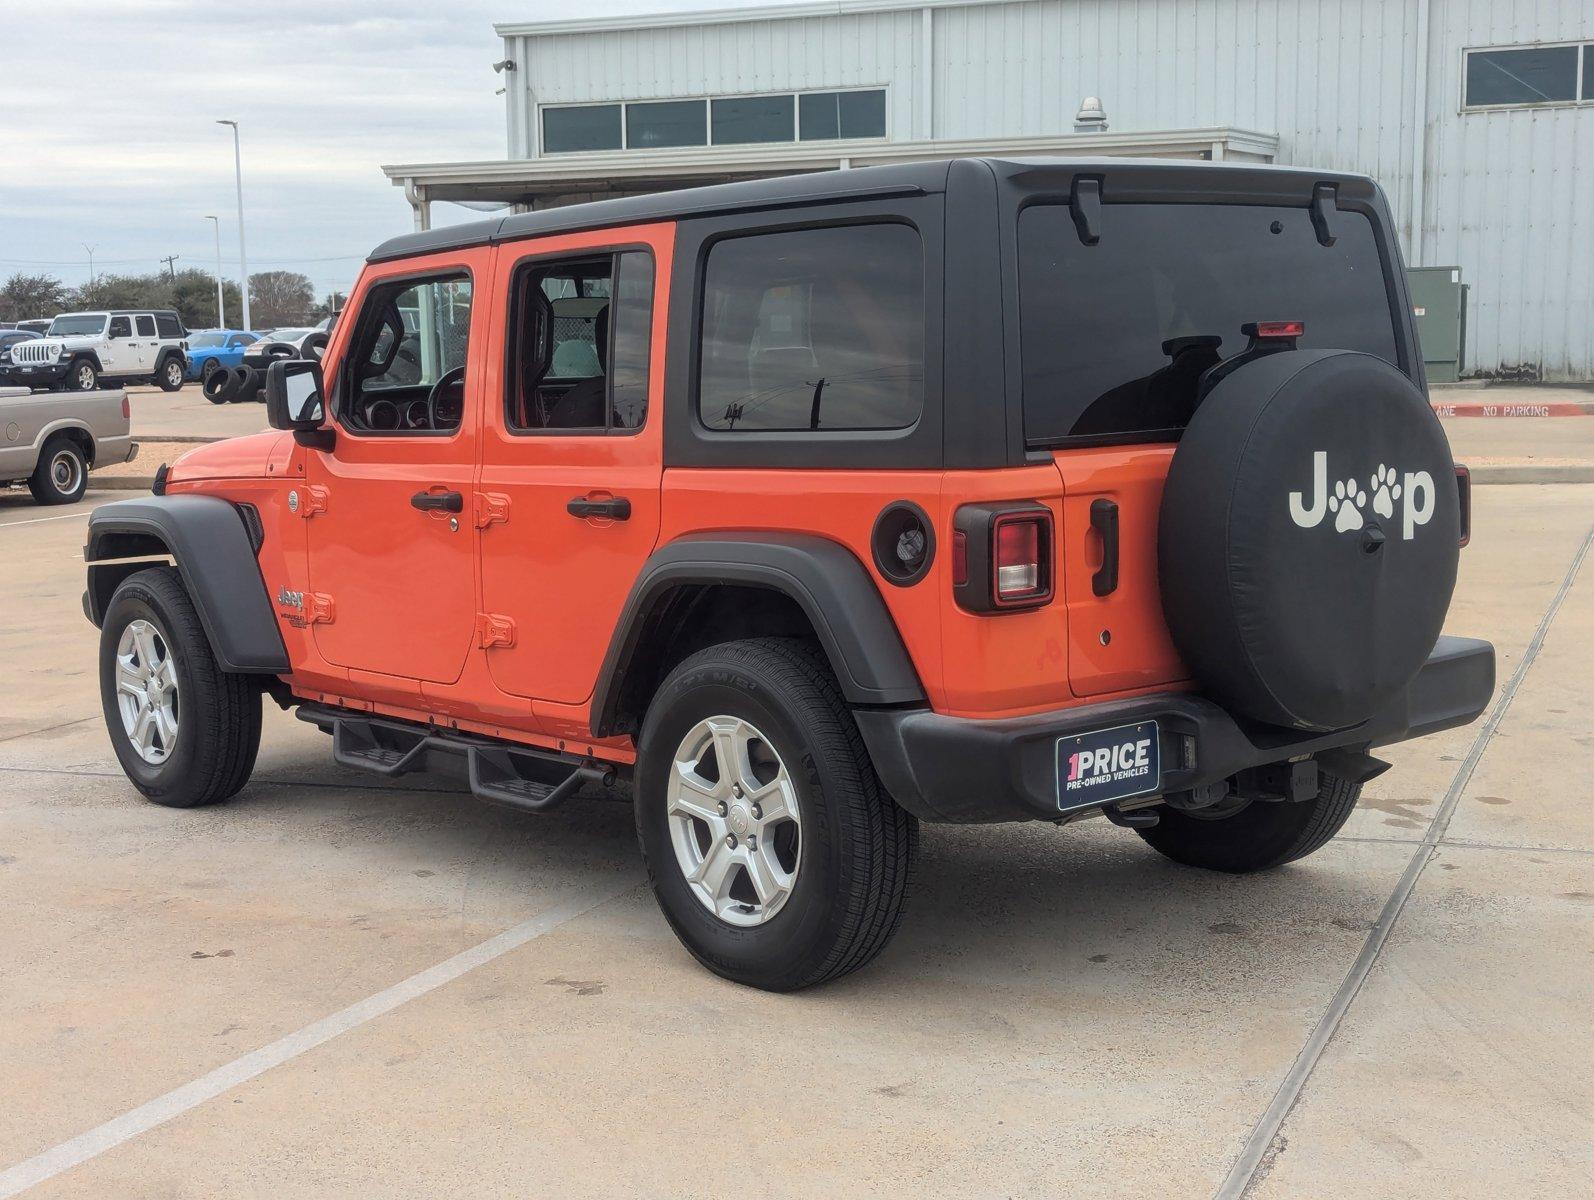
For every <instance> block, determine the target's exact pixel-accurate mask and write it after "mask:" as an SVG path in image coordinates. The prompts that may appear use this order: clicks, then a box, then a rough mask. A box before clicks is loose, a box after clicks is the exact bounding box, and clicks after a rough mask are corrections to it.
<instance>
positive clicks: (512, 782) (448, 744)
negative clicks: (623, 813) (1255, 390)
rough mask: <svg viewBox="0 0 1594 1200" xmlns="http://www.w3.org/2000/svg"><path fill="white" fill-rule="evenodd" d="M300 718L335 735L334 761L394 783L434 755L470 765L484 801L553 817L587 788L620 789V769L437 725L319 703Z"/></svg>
mask: <svg viewBox="0 0 1594 1200" xmlns="http://www.w3.org/2000/svg"><path fill="white" fill-rule="evenodd" d="M297 715H298V718H299V719H300V720H301V721H307V722H309V723H310V724H312V725H315V726H317V727H319V728H320V729H321V730H322V731H323V732H325V733H330V734H331V735H332V757H333V759H334V761H336V762H338V763H340V764H341V765H343V766H345V767H358V768H359V769H360V770H362V771H371V772H374V773H375V774H377V775H382V776H385V777H387V778H389V779H392V778H396V777H397V776H399V775H408V774H410V773H411V772H412V771H426V770H429V769H431V767H432V766H433V765H434V764H433V758H434V756H443V757H445V758H447V759H458V758H463V759H464V760H465V769H466V778H467V779H468V780H469V782H470V790H471V793H472V794H473V795H474V796H475V797H476V798H477V799H478V800H485V801H487V802H488V803H489V804H500V805H504V806H505V807H507V808H518V809H520V810H522V811H523V812H547V811H548V810H549V809H550V808H555V807H557V806H558V805H560V804H563V803H564V802H565V801H566V800H568V799H569V798H570V797H571V796H573V795H575V793H576V792H577V791H579V790H580V788H581V786H582V785H583V784H586V783H601V784H602V785H603V786H604V787H610V786H612V785H613V784H614V780H615V768H614V766H613V765H612V764H609V763H600V762H598V761H596V760H595V759H590V758H580V759H578V758H574V757H572V756H570V755H564V754H555V753H553V752H552V751H542V750H536V749H533V748H532V747H530V746H518V745H512V744H510V743H508V742H498V741H494V740H492V739H491V738H484V737H476V736H474V735H472V734H466V733H459V732H457V731H454V730H443V729H438V728H437V727H436V726H427V725H417V724H413V723H411V722H408V721H398V720H393V719H390V718H386V717H375V716H370V715H368V714H364V713H349V712H345V711H343V710H341V709H336V708H328V707H325V706H322V705H316V704H301V705H300V706H299V710H298V713H297Z"/></svg>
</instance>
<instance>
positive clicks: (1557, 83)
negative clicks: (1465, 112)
mask: <svg viewBox="0 0 1594 1200" xmlns="http://www.w3.org/2000/svg"><path fill="white" fill-rule="evenodd" d="M1463 75H1464V79H1463V84H1462V88H1463V91H1462V98H1461V104H1462V107H1463V108H1526V107H1542V106H1545V105H1554V104H1579V103H1584V102H1587V101H1590V100H1594V45H1577V44H1574V43H1562V44H1559V45H1550V46H1502V47H1495V48H1490V49H1480V50H1468V51H1467V52H1466V70H1465V71H1464V72H1463Z"/></svg>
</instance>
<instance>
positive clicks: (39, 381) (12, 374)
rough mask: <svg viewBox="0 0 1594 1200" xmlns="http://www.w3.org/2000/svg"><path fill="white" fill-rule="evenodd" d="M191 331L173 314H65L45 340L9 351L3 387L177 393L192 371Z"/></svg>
mask: <svg viewBox="0 0 1594 1200" xmlns="http://www.w3.org/2000/svg"><path fill="white" fill-rule="evenodd" d="M187 336H188V331H187V330H186V329H184V328H183V323H182V320H181V319H180V318H179V317H178V316H177V314H176V313H175V312H173V311H172V310H170V309H122V308H118V309H111V310H109V311H106V312H78V313H62V314H61V315H60V316H58V317H56V318H55V320H53V321H51V322H50V329H49V332H48V333H46V334H45V335H44V336H43V337H42V338H33V339H30V340H28V341H25V342H18V343H17V344H16V345H14V346H12V347H11V361H10V364H9V365H6V366H3V367H0V383H8V384H13V385H16V386H19V387H30V388H39V387H48V388H63V389H65V390H67V391H74V392H92V391H93V390H94V389H95V388H97V387H99V386H100V384H101V383H102V382H106V383H117V384H128V383H153V384H158V385H159V386H160V388H161V390H163V391H167V392H175V391H177V390H178V389H179V388H180V387H182V386H183V376H184V375H185V374H186V372H187V367H188V358H187V350H188V342H187V340H186V339H187Z"/></svg>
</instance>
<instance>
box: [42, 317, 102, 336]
mask: <svg viewBox="0 0 1594 1200" xmlns="http://www.w3.org/2000/svg"><path fill="white" fill-rule="evenodd" d="M104 328H105V314H104V313H69V314H67V315H66V316H61V317H57V318H56V319H55V320H53V321H51V322H50V336H51V337H68V336H71V335H73V334H80V333H90V334H92V333H99V332H100V331H101V330H102V329H104Z"/></svg>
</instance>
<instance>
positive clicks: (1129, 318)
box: [1018, 204, 1399, 445]
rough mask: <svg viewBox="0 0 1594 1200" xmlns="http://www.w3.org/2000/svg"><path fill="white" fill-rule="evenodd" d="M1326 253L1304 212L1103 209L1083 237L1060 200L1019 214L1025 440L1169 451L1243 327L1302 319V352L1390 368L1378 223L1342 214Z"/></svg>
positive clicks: (1238, 207) (1236, 207)
mask: <svg viewBox="0 0 1594 1200" xmlns="http://www.w3.org/2000/svg"><path fill="white" fill-rule="evenodd" d="M1336 215H1337V217H1338V221H1337V225H1338V228H1337V230H1336V233H1337V237H1336V240H1335V242H1334V244H1333V245H1332V246H1324V245H1322V244H1321V243H1319V242H1318V240H1317V236H1316V233H1315V232H1314V230H1313V228H1312V220H1311V214H1310V212H1309V211H1308V210H1307V209H1305V208H1277V207H1268V206H1263V205H1250V204H1106V205H1103V206H1102V210H1101V238H1100V241H1098V242H1097V243H1096V244H1095V245H1093V246H1087V245H1085V244H1084V243H1083V242H1081V241H1080V238H1079V234H1078V231H1077V229H1076V228H1075V225H1074V220H1073V214H1072V212H1071V210H1070V209H1069V208H1068V207H1067V206H1066V205H1050V204H1048V205H1032V206H1030V207H1028V208H1026V209H1024V211H1023V212H1022V213H1021V214H1020V216H1019V223H1018V243H1019V264H1020V266H1019V275H1020V278H1019V322H1020V330H1019V336H1020V339H1021V343H1022V354H1023V386H1024V433H1025V437H1026V439H1027V440H1028V441H1029V443H1030V444H1031V445H1058V444H1062V443H1064V442H1066V440H1067V439H1069V438H1071V437H1072V438H1081V437H1091V438H1100V437H1122V436H1125V435H1136V436H1144V437H1145V438H1147V439H1151V440H1164V441H1167V440H1172V439H1173V438H1176V437H1177V436H1178V431H1179V430H1180V429H1182V428H1183V427H1184V426H1185V424H1186V423H1187V422H1188V421H1189V419H1190V414H1191V413H1192V412H1194V410H1195V405H1196V400H1197V396H1198V391H1199V386H1200V380H1201V376H1202V375H1203V374H1204V373H1205V372H1206V370H1207V369H1208V368H1209V367H1212V366H1214V365H1216V364H1217V363H1218V362H1220V361H1222V360H1223V359H1225V358H1229V357H1230V356H1232V355H1235V354H1238V353H1239V352H1240V351H1242V350H1244V349H1245V348H1246V345H1247V344H1248V341H1249V339H1248V338H1247V337H1246V335H1245V334H1243V333H1241V332H1240V327H1241V326H1242V325H1245V324H1247V323H1248V322H1251V321H1304V322H1305V323H1306V333H1305V335H1304V336H1302V337H1301V338H1300V339H1299V342H1298V345H1299V346H1300V348H1301V349H1303V350H1315V349H1327V348H1333V349H1340V350H1360V351H1363V352H1364V353H1367V354H1372V355H1376V356H1377V357H1379V358H1382V359H1384V360H1386V361H1387V362H1390V363H1393V364H1395V365H1397V366H1398V365H1399V355H1398V352H1397V349H1396V341H1395V321H1394V315H1393V312H1392V310H1391V308H1390V298H1389V291H1388V283H1387V281H1386V279H1385V276H1384V271H1383V261H1382V259H1381V257H1380V255H1379V252H1378V244H1377V242H1376V240H1375V239H1374V236H1373V226H1372V222H1371V221H1369V220H1368V218H1367V217H1366V216H1364V215H1362V214H1361V213H1356V212H1347V211H1344V210H1341V211H1340V212H1339V213H1337V214H1336Z"/></svg>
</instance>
